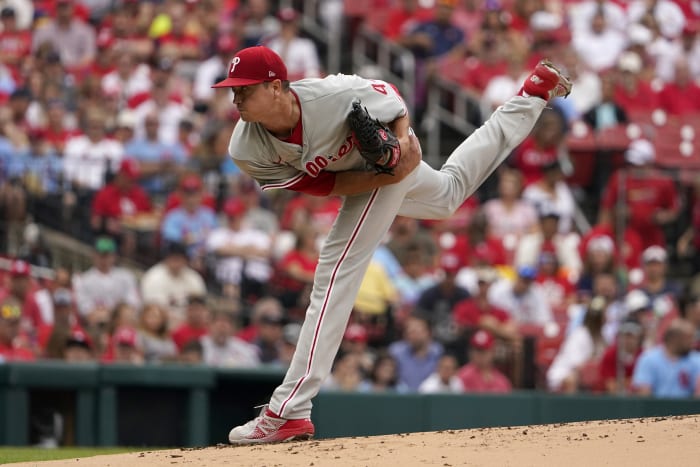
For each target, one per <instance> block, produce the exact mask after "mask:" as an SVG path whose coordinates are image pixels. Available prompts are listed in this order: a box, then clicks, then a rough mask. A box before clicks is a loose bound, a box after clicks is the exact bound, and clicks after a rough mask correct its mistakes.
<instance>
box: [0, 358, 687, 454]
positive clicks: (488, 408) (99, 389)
mask: <svg viewBox="0 0 700 467" xmlns="http://www.w3.org/2000/svg"><path fill="white" fill-rule="evenodd" d="M282 376H283V374H282V373H281V372H280V371H278V370H274V369H260V370H220V369H213V368H208V367H196V366H192V367H189V366H143V367H134V366H121V365H95V364H88V365H67V364H63V363H60V362H59V363H49V362H45V363H34V364H9V365H0V444H3V445H28V444H31V443H33V442H36V440H35V439H34V436H33V434H32V433H33V428H34V422H33V420H34V419H35V418H36V417H37V416H38V415H37V414H42V413H47V412H51V411H52V410H53V411H56V412H58V413H60V414H61V415H62V416H63V419H64V421H65V432H66V433H67V435H66V436H65V437H64V439H63V440H62V441H63V442H65V443H68V444H75V445H84V446H90V445H102V446H113V445H128V446H202V445H212V444H216V443H223V442H226V436H227V433H228V430H229V429H230V428H231V427H232V426H235V425H237V424H240V423H242V422H245V421H247V420H249V419H250V418H251V417H253V416H255V414H256V409H255V408H254V407H255V406H256V405H259V404H264V403H265V402H267V400H268V399H269V396H270V394H271V392H272V390H273V389H274V388H275V387H276V386H277V384H279V382H280V381H281V379H282ZM696 413H700V401H696V400H688V399H685V400H659V399H650V398H637V397H624V398H623V397H611V396H592V395H577V396H559V395H551V394H545V393H540V392H535V391H528V392H515V393H513V394H509V395H476V394H468V395H431V396H423V395H417V394H405V395H396V394H357V393H321V394H320V395H319V396H318V397H317V398H316V399H315V401H314V410H313V420H314V423H315V425H316V429H317V437H318V438H328V437H339V436H366V435H379V434H390V433H406V432H417V431H433V430H444V429H460V428H477V427H488V426H515V425H535V424H542V423H558V422H569V421H581V420H600V419H612V418H636V417H647V416H665V415H681V414H696Z"/></svg>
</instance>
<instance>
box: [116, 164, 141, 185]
mask: <svg viewBox="0 0 700 467" xmlns="http://www.w3.org/2000/svg"><path fill="white" fill-rule="evenodd" d="M119 173H120V174H122V175H125V176H126V177H127V178H129V179H131V180H136V179H137V178H139V163H138V162H136V160H134V159H124V160H123V161H122V163H121V165H120V166H119Z"/></svg>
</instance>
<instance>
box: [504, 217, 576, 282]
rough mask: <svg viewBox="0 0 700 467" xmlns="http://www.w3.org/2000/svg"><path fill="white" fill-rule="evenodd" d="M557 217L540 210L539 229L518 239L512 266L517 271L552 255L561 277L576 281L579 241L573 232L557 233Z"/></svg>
mask: <svg viewBox="0 0 700 467" xmlns="http://www.w3.org/2000/svg"><path fill="white" fill-rule="evenodd" d="M559 217H560V216H559V213H558V212H557V211H555V210H553V209H546V208H545V209H543V210H542V211H540V212H539V215H538V226H539V228H537V229H536V230H535V231H534V232H532V233H529V234H527V235H525V236H524V237H522V238H521V239H520V242H518V247H517V248H516V250H515V256H514V259H513V264H514V265H515V266H516V267H520V266H528V265H530V266H532V265H535V264H537V263H538V261H539V259H540V258H541V256H542V254H543V253H549V254H552V255H554V257H555V258H556V260H557V262H558V263H559V265H560V268H561V271H560V272H561V273H562V275H563V276H565V277H567V279H568V280H569V281H576V280H577V278H578V277H579V276H580V274H581V269H582V267H583V264H582V261H581V256H580V254H579V251H578V246H579V243H580V241H581V237H580V235H579V234H578V233H576V232H569V233H566V234H562V233H560V232H559Z"/></svg>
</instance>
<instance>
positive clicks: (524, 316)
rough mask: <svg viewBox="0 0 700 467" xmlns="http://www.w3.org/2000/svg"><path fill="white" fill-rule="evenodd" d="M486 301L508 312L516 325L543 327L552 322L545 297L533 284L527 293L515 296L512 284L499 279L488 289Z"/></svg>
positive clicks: (535, 284)
mask: <svg viewBox="0 0 700 467" xmlns="http://www.w3.org/2000/svg"><path fill="white" fill-rule="evenodd" d="M488 301H489V303H490V304H491V305H493V306H496V307H499V308H501V309H503V310H505V311H506V312H508V314H509V315H510V316H511V317H512V318H513V319H514V320H515V322H516V323H518V324H538V325H540V326H543V325H545V324H547V323H551V322H552V321H553V316H552V309H551V308H550V306H549V302H548V301H547V297H546V296H545V295H544V292H543V291H542V288H541V287H540V286H539V284H537V283H534V282H533V283H532V284H530V287H529V289H528V290H527V292H525V293H524V294H523V295H521V296H516V295H515V293H514V292H513V283H512V282H511V281H510V280H508V279H501V280H499V281H497V282H495V283H494V284H493V285H492V286H491V288H489V292H488Z"/></svg>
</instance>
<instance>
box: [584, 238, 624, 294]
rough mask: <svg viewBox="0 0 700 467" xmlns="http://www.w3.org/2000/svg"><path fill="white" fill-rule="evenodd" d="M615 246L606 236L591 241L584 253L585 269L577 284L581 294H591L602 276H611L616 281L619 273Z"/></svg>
mask: <svg viewBox="0 0 700 467" xmlns="http://www.w3.org/2000/svg"><path fill="white" fill-rule="evenodd" d="M614 252H615V244H614V243H613V240H612V239H611V238H610V237H608V236H605V235H601V236H597V237H594V238H592V239H590V240H589V241H588V242H587V244H586V250H585V252H584V253H583V258H582V259H583V269H582V271H581V276H580V277H579V279H578V282H577V283H576V289H577V290H578V292H579V293H584V294H590V293H591V291H592V290H593V288H594V287H593V284H594V282H595V280H596V277H597V276H599V275H600V274H609V275H611V276H612V277H613V279H616V277H617V276H616V274H617V272H618V268H617V265H616V264H615V256H614Z"/></svg>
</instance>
